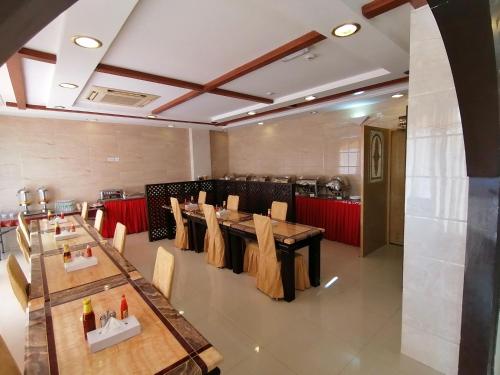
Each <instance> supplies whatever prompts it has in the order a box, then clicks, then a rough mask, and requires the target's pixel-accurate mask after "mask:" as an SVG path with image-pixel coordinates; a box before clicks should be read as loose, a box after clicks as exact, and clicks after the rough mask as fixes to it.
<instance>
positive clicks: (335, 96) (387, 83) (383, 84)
mask: <svg viewBox="0 0 500 375" xmlns="http://www.w3.org/2000/svg"><path fill="white" fill-rule="evenodd" d="M403 82H408V77H403V78H397V79H393V80H390V81H385V82H380V83H375V84H373V85H369V86H365V87H358V88H356V89H353V90H348V91H344V92H341V93H338V94H332V95H328V96H324V97H322V98H317V99H314V100H311V101H308V102H301V103H296V104H291V105H290V104H289V105H285V106H284V107H280V108H274V109H270V110H268V111H263V112H258V113H256V114H255V115H247V116H243V117H239V118H235V119H231V120H227V121H222V122H219V123H218V124H217V126H226V125H229V124H232V123H234V122H239V121H244V120H248V119H254V118H258V117H262V116H267V115H270V114H273V113H279V112H285V111H289V110H291V109H297V108H303V107H309V106H311V105H315V104H319V103H325V102H330V101H332V100H336V99H340V98H342V97H345V96H349V95H352V94H354V93H355V92H358V91H369V90H375V89H379V88H381V87H386V86H392V85H397V84H398V83H403Z"/></svg>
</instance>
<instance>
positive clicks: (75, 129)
mask: <svg viewBox="0 0 500 375" xmlns="http://www.w3.org/2000/svg"><path fill="white" fill-rule="evenodd" d="M0 131H1V141H0V211H2V210H10V209H15V208H16V206H17V200H16V191H17V190H18V189H19V188H21V187H23V186H26V187H27V188H29V189H30V190H31V191H32V192H34V191H35V190H36V188H37V187H39V186H41V185H45V186H47V187H48V189H49V194H50V195H51V198H52V200H54V199H76V200H89V201H95V200H96V199H97V198H98V192H99V190H101V189H104V188H124V189H125V190H126V191H127V192H143V191H144V185H145V184H147V183H157V182H165V181H178V180H181V181H182V180H188V179H189V177H190V175H189V140H188V131H187V130H186V129H166V128H158V127H146V126H133V125H122V124H104V123H97V122H80V121H67V120H54V119H52V120H51V119H34V118H22V117H7V116H0ZM108 157H119V158H120V160H119V161H118V162H109V161H107V158H108ZM33 196H34V194H33Z"/></svg>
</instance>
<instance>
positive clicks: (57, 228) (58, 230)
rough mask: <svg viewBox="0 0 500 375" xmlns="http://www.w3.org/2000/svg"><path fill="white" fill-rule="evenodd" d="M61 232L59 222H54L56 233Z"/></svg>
mask: <svg viewBox="0 0 500 375" xmlns="http://www.w3.org/2000/svg"><path fill="white" fill-rule="evenodd" d="M58 234H61V227H60V226H59V223H56V235H58Z"/></svg>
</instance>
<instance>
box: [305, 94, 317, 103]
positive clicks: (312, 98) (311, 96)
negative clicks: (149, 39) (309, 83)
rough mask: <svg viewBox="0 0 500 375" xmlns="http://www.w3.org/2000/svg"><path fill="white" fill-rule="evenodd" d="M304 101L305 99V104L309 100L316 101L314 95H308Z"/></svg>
mask: <svg viewBox="0 0 500 375" xmlns="http://www.w3.org/2000/svg"><path fill="white" fill-rule="evenodd" d="M304 99H305V100H306V101H307V102H310V101H311V100H314V99H316V97H315V96H314V95H309V96H306V97H305V98H304Z"/></svg>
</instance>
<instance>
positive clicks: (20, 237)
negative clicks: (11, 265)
mask: <svg viewBox="0 0 500 375" xmlns="http://www.w3.org/2000/svg"><path fill="white" fill-rule="evenodd" d="M16 237H17V244H18V245H19V249H21V252H22V253H23V255H24V258H25V259H26V262H28V264H29V263H31V250H30V246H29V245H28V243H27V242H26V239H25V238H24V234H23V231H22V229H21V227H17V228H16Z"/></svg>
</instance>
